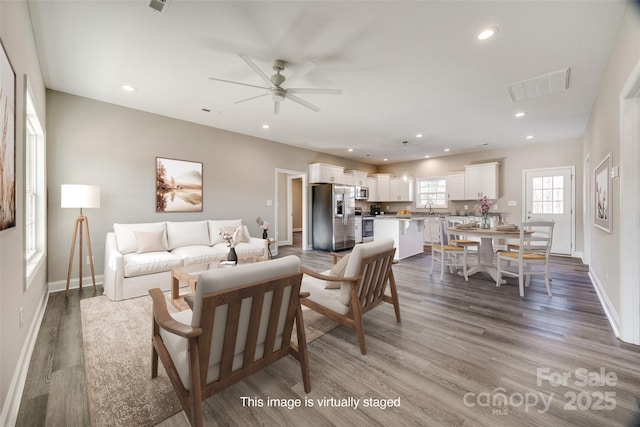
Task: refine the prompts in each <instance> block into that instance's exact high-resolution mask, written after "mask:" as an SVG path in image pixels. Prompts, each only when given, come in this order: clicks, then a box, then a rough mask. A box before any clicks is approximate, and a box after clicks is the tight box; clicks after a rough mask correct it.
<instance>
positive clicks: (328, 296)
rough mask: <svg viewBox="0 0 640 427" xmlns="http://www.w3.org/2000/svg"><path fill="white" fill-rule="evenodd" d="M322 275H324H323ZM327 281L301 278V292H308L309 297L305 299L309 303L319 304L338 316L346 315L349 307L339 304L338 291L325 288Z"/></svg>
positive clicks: (307, 277) (305, 276)
mask: <svg viewBox="0 0 640 427" xmlns="http://www.w3.org/2000/svg"><path fill="white" fill-rule="evenodd" d="M323 274H324V273H323ZM327 283H330V282H327V281H324V280H321V279H316V278H315V277H312V276H308V275H306V274H305V275H304V276H302V286H301V288H300V291H301V292H309V296H308V297H307V298H306V299H307V300H309V301H313V302H315V303H317V304H320V305H321V306H323V307H327V308H330V309H331V310H333V311H335V312H336V313H339V314H342V315H344V314H347V312H348V311H349V309H350V307H349V306H348V305H344V304H342V303H341V302H340V290H339V289H331V288H327Z"/></svg>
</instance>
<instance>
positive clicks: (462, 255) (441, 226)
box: [425, 218, 469, 281]
mask: <svg viewBox="0 0 640 427" xmlns="http://www.w3.org/2000/svg"><path fill="white" fill-rule="evenodd" d="M425 227H428V229H429V234H430V235H431V240H432V244H431V270H430V271H429V274H430V275H432V276H433V269H434V266H435V264H436V261H437V262H438V263H439V264H440V281H442V280H443V279H444V270H445V268H449V272H450V273H453V267H462V274H463V276H464V280H466V281H469V275H468V273H467V265H468V258H467V253H468V251H467V246H465V245H462V246H456V245H452V244H450V243H448V241H447V238H446V237H447V232H446V230H447V222H446V220H445V219H444V218H429V219H428V220H427V221H425Z"/></svg>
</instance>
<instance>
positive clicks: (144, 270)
mask: <svg viewBox="0 0 640 427" xmlns="http://www.w3.org/2000/svg"><path fill="white" fill-rule="evenodd" d="M223 230H224V231H228V232H230V233H231V234H232V235H234V236H236V237H237V238H238V240H242V242H240V243H238V242H236V244H235V249H236V253H237V255H238V257H239V258H242V257H259V258H263V259H267V256H268V246H267V240H266V239H258V238H255V237H251V236H250V235H249V230H248V229H247V227H246V226H245V225H243V224H242V220H240V219H234V220H203V221H179V222H171V221H166V222H164V221H163V222H153V223H136V224H114V225H113V232H109V233H107V238H106V242H105V251H104V256H105V259H104V293H105V295H107V297H108V298H109V299H111V300H115V301H117V300H122V299H127V298H134V297H138V296H142V295H146V294H147V293H148V290H149V289H151V288H156V287H157V288H160V289H162V290H163V291H165V290H169V289H170V288H171V270H172V269H174V268H178V267H184V268H185V269H190V270H192V271H199V270H205V269H208V268H216V267H217V266H218V264H219V262H220V261H222V260H224V259H226V258H227V254H228V253H229V248H228V247H227V244H226V242H225V241H224V239H223V238H222V237H221V236H220V231H223ZM243 237H244V238H243Z"/></svg>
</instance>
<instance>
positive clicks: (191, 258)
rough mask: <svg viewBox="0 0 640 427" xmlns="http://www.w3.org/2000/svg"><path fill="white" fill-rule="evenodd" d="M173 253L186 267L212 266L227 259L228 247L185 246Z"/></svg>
mask: <svg viewBox="0 0 640 427" xmlns="http://www.w3.org/2000/svg"><path fill="white" fill-rule="evenodd" d="M171 253H172V254H173V255H175V256H177V257H178V258H181V259H182V260H183V261H184V265H193V264H210V263H215V262H218V261H221V260H223V259H226V258H227V254H228V253H229V248H228V247H227V245H222V246H219V245H216V246H183V247H181V248H176V249H174V250H172V251H171Z"/></svg>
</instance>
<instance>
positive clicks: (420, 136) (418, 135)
mask: <svg viewBox="0 0 640 427" xmlns="http://www.w3.org/2000/svg"><path fill="white" fill-rule="evenodd" d="M423 136H424V135H422V134H421V133H419V134H417V135H416V138H422V137H423Z"/></svg>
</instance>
